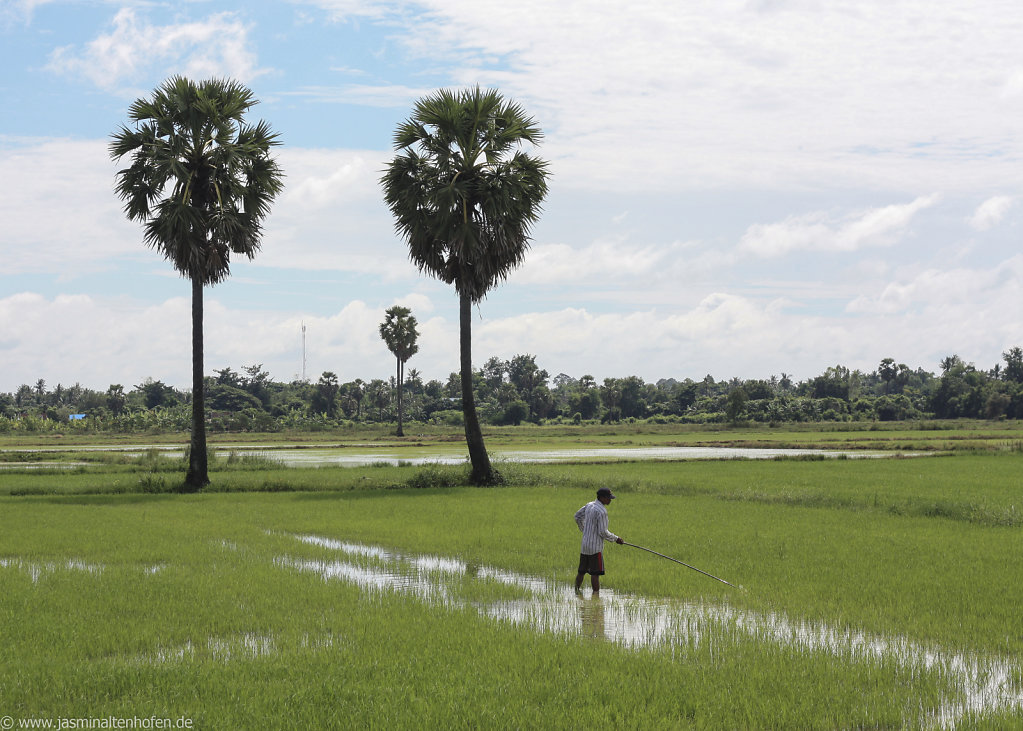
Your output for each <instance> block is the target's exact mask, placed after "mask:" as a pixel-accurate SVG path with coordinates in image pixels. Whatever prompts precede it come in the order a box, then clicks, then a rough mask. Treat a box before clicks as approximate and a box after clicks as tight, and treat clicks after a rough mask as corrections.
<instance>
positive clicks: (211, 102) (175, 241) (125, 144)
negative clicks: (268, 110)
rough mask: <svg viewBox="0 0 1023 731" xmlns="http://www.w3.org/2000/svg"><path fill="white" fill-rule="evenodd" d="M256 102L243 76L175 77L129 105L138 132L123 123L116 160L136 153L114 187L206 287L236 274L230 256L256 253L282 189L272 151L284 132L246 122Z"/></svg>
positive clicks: (160, 245) (173, 258) (152, 242)
mask: <svg viewBox="0 0 1023 731" xmlns="http://www.w3.org/2000/svg"><path fill="white" fill-rule="evenodd" d="M255 104H256V100H255V98H254V97H253V95H252V92H251V91H250V90H249V89H248V88H246V87H245V86H243V85H241V84H239V83H237V82H235V81H231V80H222V79H210V80H206V81H202V82H199V83H195V82H193V81H191V80H189V79H186V78H184V77H180V76H176V77H173V78H171V79H168V80H167V81H165V82H164V83H163V84H162V85H161V86H160V87H159V88H158V89H156V91H155V92H154V93H153V96H152V98H150V99H137V100H136V101H135V102H134V103H133V104H132V105H131V107H130V109H129V119H130V120H131V121H132V122H133V123H134V128H133V129H132V128H129V127H126V126H122V127H121V129H120V130H119V131H118V132H117V133H115V134H114V136H113V140H112V141H111V143H110V155H111V157H113V158H114V159H120V158H122V157H124V156H125V155H130V161H131V164H130V166H129V167H127V168H125V169H123V170H121V171H119V172H118V173H117V184H116V191H117V194H118V196H119V197H120V198H122V199H123V200H124V211H125V213H126V214H127V216H128V218H129V219H131V220H133V221H141V222H143V223H144V225H145V243H146V244H147V245H148V246H151V247H153V248H155V249H157V250H158V251H159V252H160V253H162V254H163V255H164V257H165V258H167V259H168V260H169V261H170V262H171V263H172V264H173V266H174V268H175V269H176V270H178V271H179V272H180V273H181V274H182V275H184V276H186V277H188V278H189V279H192V280H193V281H194V280H198V281H200V282H201V283H202V284H204V285H205V284H216V283H217V282H220V281H223V280H224V279H225V278H226V277H227V276H228V275H229V274H230V255H231V252H234V253H236V254H243V255H245V256H246V257H248V258H250V259H251V258H252V257H253V256H255V254H256V252H257V251H258V250H259V244H260V237H261V234H262V222H263V219H264V218H265V217H266V215H267V214H268V213H269V210H270V204H271V202H272V201H273V199H274V198H275V197H276V196H277V194H278V193H279V192H280V191H281V189H282V188H283V177H284V176H283V173H282V172H281V170H280V168H279V167H278V165H277V162H276V161H275V160H274V159H273V158H272V157H270V154H269V152H270V149H271V148H272V147H273V146H275V145H278V144H280V142H279V140H278V136H277V134H276V133H273V132H272V131H271V130H270V127H269V125H268V124H266V123H265V122H263V121H260V122H258V123H256V124H255V125H249V124H246V123H245V122H244V119H243V118H244V115H245V112H246V111H248V110H249V108H251V107H252V106H253V105H255Z"/></svg>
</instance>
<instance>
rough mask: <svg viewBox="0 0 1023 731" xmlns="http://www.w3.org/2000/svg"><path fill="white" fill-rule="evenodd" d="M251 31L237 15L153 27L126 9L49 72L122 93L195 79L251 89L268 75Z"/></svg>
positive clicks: (57, 57) (54, 58) (68, 50)
mask: <svg viewBox="0 0 1023 731" xmlns="http://www.w3.org/2000/svg"><path fill="white" fill-rule="evenodd" d="M248 34H249V29H248V28H247V27H246V25H245V24H244V23H242V22H241V21H240V20H238V19H237V17H236V16H235V15H234V14H233V13H218V14H216V15H211V16H210V17H209V18H207V19H206V20H204V21H199V22H190V23H180V24H171V25H163V26H157V25H150V24H149V23H147V22H145V21H144V20H141V19H140V18H138V17H137V16H136V13H135V10H134V9H132V8H122V9H121V10H119V11H118V12H117V15H115V16H114V19H113V29H112V30H111V31H110V32H109V33H107V34H104V35H100V36H98V37H97V38H95V39H94V40H92V41H90V42H89V43H87V44H86V45H85V47H84V48H83V49H78V48H76V47H74V46H64V47H61V48H57V49H56V50H55V51H53V53H52V54H51V55H50V63H49V65H48V68H49V69H50V70H51V71H54V72H56V73H62V74H71V75H75V76H83V77H85V78H87V79H89V80H90V81H91V82H92V83H94V84H95V85H96V86H99V87H101V88H103V89H107V90H111V91H112V90H116V89H118V88H119V87H121V86H122V85H124V84H132V83H135V82H137V81H139V80H141V79H144V78H147V77H149V76H151V75H159V76H169V75H173V74H181V75H184V76H188V77H190V78H196V79H201V78H209V77H223V76H227V77H231V78H234V79H237V80H238V81H241V82H243V83H249V82H251V81H252V80H253V79H255V78H257V77H258V76H260V75H262V74H264V73H266V69H260V68H258V67H257V61H256V54H255V52H254V51H253V50H252V49H251V43H250V41H249V37H248Z"/></svg>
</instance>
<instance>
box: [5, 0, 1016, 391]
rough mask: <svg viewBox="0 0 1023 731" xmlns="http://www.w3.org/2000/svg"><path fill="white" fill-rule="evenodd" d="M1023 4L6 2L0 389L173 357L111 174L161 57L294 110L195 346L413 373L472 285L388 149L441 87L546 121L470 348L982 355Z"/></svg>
mask: <svg viewBox="0 0 1023 731" xmlns="http://www.w3.org/2000/svg"><path fill="white" fill-rule="evenodd" d="M1021 35H1023V11H1021V10H1020V9H1019V8H1018V6H1017V4H1016V3H1014V2H985V1H980V2H955V1H950V2H942V3H930V2H916V1H915V0H905V1H903V2H899V3H891V2H874V1H873V0H861V2H857V3H855V4H848V5H846V6H845V7H840V6H837V5H836V4H835V3H828V2H823V1H821V2H818V1H817V0H736V1H714V2H711V1H710V0H706V1H703V0H694V1H693V2H686V3H677V2H668V1H657V2H654V1H648V2H642V1H640V0H637V1H634V2H628V3H626V2H603V3H593V2H584V1H583V0H564V1H563V2H558V3H550V2H547V1H544V2H541V1H540V0H522V1H521V2H518V3H514V4H509V3H496V2H489V1H487V0H423V1H407V2H406V1H405V0H387V1H383V2H372V1H370V0H332V1H322V2H317V1H314V0H307V1H304V2H275V3H232V2H178V3H162V2H137V3H124V2H58V1H53V2H47V1H45V0H34V1H33V0H22V1H16V0H3V2H0V61H2V71H0V94H2V95H3V104H2V105H0V221H2V222H3V223H2V226H0V254H2V257H3V261H4V266H3V267H2V270H0V390H3V391H11V390H14V389H16V388H17V387H18V385H19V384H21V383H34V382H35V381H36V380H37V379H38V378H44V379H46V381H47V383H49V384H50V385H51V386H53V385H56V384H57V383H64V384H69V383H72V382H74V381H80V382H81V383H82V384H83V385H86V386H90V387H93V388H102V389H105V388H106V387H107V386H108V385H109V384H110V383H122V384H124V385H126V386H128V385H134V384H137V383H141V382H142V381H143V380H144V379H145V378H147V377H152V378H158V379H161V380H164V381H165V382H167V383H172V384H174V385H177V386H185V385H187V384H188V383H189V376H188V373H189V348H190V339H189V338H190V336H189V320H188V307H189V299H188V297H189V288H188V283H187V282H186V281H185V280H183V279H181V278H180V277H178V276H177V275H175V274H174V272H173V271H172V269H171V267H170V266H169V265H168V264H166V263H165V262H164V261H163V260H162V259H161V258H160V257H159V255H157V254H155V253H154V252H152V251H149V250H147V249H146V248H145V247H144V246H143V245H142V243H141V230H140V228H139V227H138V226H137V225H135V224H131V223H129V222H128V221H127V220H126V219H125V218H124V216H123V214H122V213H121V210H120V204H119V202H118V201H117V200H116V198H115V196H114V193H113V178H114V173H115V171H116V165H115V164H114V163H113V162H111V161H110V160H109V159H108V158H107V155H106V144H107V141H108V139H109V135H110V134H111V133H112V132H114V131H115V130H116V129H117V128H118V126H119V125H120V124H122V123H124V122H125V121H126V115H127V108H128V106H129V104H130V103H131V102H132V101H133V100H134V99H135V98H137V97H140V96H144V95H146V94H149V93H150V92H151V91H152V89H153V88H155V87H156V86H158V85H159V84H160V83H161V81H163V80H164V79H165V78H166V77H168V76H170V75H173V74H185V75H189V76H193V77H195V78H202V77H207V76H231V77H233V78H236V79H238V80H240V81H242V82H244V83H246V84H248V85H249V86H250V87H251V88H252V89H253V91H254V92H255V94H256V96H257V97H258V98H259V99H260V100H261V104H259V105H258V106H257V107H256V108H255V109H254V114H253V117H254V118H262V119H265V120H267V121H268V122H269V123H270V124H271V125H272V126H273V127H274V128H275V129H276V130H277V131H279V132H280V133H281V136H282V139H283V142H284V145H283V147H282V148H281V149H280V153H279V158H280V162H281V164H282V166H283V167H284V169H285V172H286V173H287V175H288V178H287V187H286V190H285V192H284V193H283V194H282V196H281V197H280V199H279V200H278V201H277V203H276V204H275V206H274V209H273V212H272V214H271V216H270V219H269V221H268V225H267V229H266V236H265V239H264V242H263V249H262V251H261V253H260V254H259V256H258V257H257V258H256V259H255V260H254V261H253V262H236V263H234V265H233V266H232V277H231V279H230V280H229V281H228V282H226V283H224V284H221V285H217V286H216V287H213V288H211V289H208V290H207V293H206V304H207V317H206V369H207V372H208V373H211V374H212V372H213V370H214V369H219V368H224V367H232V368H234V369H236V370H240V369H241V367H243V366H247V365H251V364H254V363H262V364H263V366H264V368H266V369H267V370H269V371H270V373H271V375H272V376H273V377H274V378H276V379H279V380H290V379H291V378H293V377H295V376H296V375H300V373H301V370H302V354H301V325H302V323H303V322H304V323H305V325H306V327H307V338H308V354H307V371H306V373H307V376H308V377H310V378H311V379H313V380H315V379H316V378H317V377H318V376H319V374H320V373H321V372H322V371H325V370H331V371H334V372H335V373H337V374H338V376H339V377H340V378H341V379H342V380H343V381H344V380H351V379H354V378H363V379H370V378H376V377H387V376H388V375H389V374H390V373H391V370H392V362H391V361H392V359H391V356H390V354H389V353H388V352H387V350H386V348H385V346H384V344H383V343H382V341H381V340H380V339H379V336H378V334H377V326H378V324H379V323H380V321H382V319H383V312H384V310H385V309H386V308H387V307H389V306H391V305H393V304H396V303H400V304H403V305H406V306H409V307H411V308H412V310H413V312H414V314H415V315H416V317H417V318H418V320H419V322H420V330H421V336H420V352H419V353H418V354H417V355H416V356H415V357H414V358H413V360H412V361H411V362H410V364H409V365H410V366H412V367H416V368H418V369H419V370H420V371H421V372H422V374H423V375H424V376H425V377H427V378H440V379H444V378H446V377H447V375H448V373H450V372H452V371H454V370H456V369H457V364H458V354H457V301H456V299H455V295H454V293H453V291H452V290H451V289H450V288H448V287H447V286H445V285H443V284H441V283H439V282H436V281H434V280H432V279H430V278H429V277H426V276H424V275H421V274H420V273H419V272H418V271H417V270H416V269H415V268H414V267H413V266H412V265H411V264H410V263H409V262H408V260H407V255H406V251H405V248H404V246H403V244H402V242H401V241H400V240H398V239H397V238H396V236H395V234H394V231H393V226H392V223H391V219H390V217H389V215H388V213H387V211H386V208H385V207H384V205H383V203H382V201H381V195H380V189H379V184H378V178H379V175H380V171H381V169H382V167H383V165H384V164H386V162H387V160H388V159H390V156H391V154H392V153H391V149H390V146H391V138H392V134H393V131H394V128H395V126H396V125H397V124H398V123H399V122H400V121H401V120H402V119H404V118H405V117H406V116H407V115H408V114H409V111H410V109H411V107H412V104H413V103H414V101H415V100H416V99H417V98H418V97H420V96H422V95H424V94H427V93H430V92H432V91H434V90H436V89H438V88H441V87H449V88H450V87H461V86H466V85H473V84H480V85H484V86H494V87H496V88H498V89H500V90H501V91H502V92H503V93H504V94H505V95H506V96H509V97H511V98H514V99H515V100H517V101H518V102H520V103H521V104H522V105H523V106H524V107H525V108H526V109H527V110H528V111H529V112H530V113H531V114H532V115H534V116H535V117H536V119H537V120H538V122H539V123H540V124H541V126H542V127H543V129H544V131H545V133H546V138H545V141H544V144H543V145H542V146H541V147H540V149H539V150H538V152H539V154H541V155H542V156H544V157H546V158H547V159H548V160H549V161H550V165H551V169H552V172H553V177H552V180H551V193H550V196H549V197H548V199H547V201H546V204H545V213H544V217H543V219H542V221H541V222H540V224H539V225H538V226H537V227H536V229H535V236H534V240H533V245H532V248H531V251H530V254H529V255H528V257H527V260H526V262H525V264H524V265H523V267H521V268H520V269H519V270H517V271H515V272H514V273H513V274H512V276H511V278H510V279H509V280H508V281H507V282H506V283H505V284H503V285H502V286H501V287H499V288H498V289H497V290H495V291H494V292H492V293H491V294H490V295H489V296H488V298H487V299H486V300H485V301H484V302H483V303H482V305H481V306H480V307H479V309H478V310H477V311H476V316H475V320H474V349H473V350H474V360H475V362H476V363H477V365H480V364H482V363H483V362H484V361H485V360H486V359H487V358H489V357H491V356H495V355H496V356H499V357H502V358H510V357H512V356H514V355H516V354H519V353H530V354H534V355H536V356H537V362H538V363H539V364H540V365H541V366H542V367H544V368H546V369H547V370H548V371H549V372H550V373H551V375H552V376H553V375H556V374H558V373H566V374H568V375H570V376H573V377H577V378H578V377H579V376H582V375H584V374H591V375H593V376H595V377H596V378H597V379H598V380H600V379H602V378H604V377H608V376H625V375H639V376H641V377H643V378H644V379H646V380H650V381H653V380H656V379H659V378H666V377H673V378H678V379H682V378H686V377H690V378H694V379H700V378H703V376H704V375H706V374H707V373H710V374H712V375H714V376H715V377H716V378H731V377H740V378H767V377H770V376H771V375H780V374H781V373H787V374H790V375H791V376H793V377H795V378H797V379H803V378H808V377H812V376H814V375H816V374H818V373H820V372H822V371H823V370H824V369H825V368H827V367H828V366H831V365H836V364H842V365H845V366H848V367H850V368H859V369H862V370H865V371H871V370H874V369H875V368H876V367H877V364H878V363H879V362H880V361H881V359H882V358H885V357H892V358H895V359H896V361H898V362H904V363H906V364H908V365H909V366H911V367H914V368H915V367H924V368H926V369H928V370H932V371H935V370H938V367H939V366H938V364H939V362H940V360H941V359H942V358H943V357H945V356H947V355H950V354H953V353H956V354H958V355H960V356H961V357H962V358H963V359H964V360H966V361H968V362H974V363H976V364H977V366H978V367H981V368H990V367H992V366H993V365H995V364H996V363H998V362H1000V360H1001V354H1002V352H1004V351H1005V350H1007V349H1008V348H1009V347H1011V346H1013V345H1020V344H1023V324H1021V318H1020V312H1021V305H1023V292H1021V286H1020V284H1021V276H1023V254H1021V253H1020V246H1019V240H1020V209H1021V207H1020V205H1019V203H1020V194H1021V185H1020V182H1021V180H1023V164H1021V163H1023V139H1021V132H1020V125H1019V120H1020V119H1021V118H1023V51H1021V50H1020V47H1019V43H1018V39H1019V38H1020V37H1021Z"/></svg>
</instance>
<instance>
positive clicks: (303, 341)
mask: <svg viewBox="0 0 1023 731" xmlns="http://www.w3.org/2000/svg"><path fill="white" fill-rule="evenodd" d="M302 382H303V383H305V322H303V323H302Z"/></svg>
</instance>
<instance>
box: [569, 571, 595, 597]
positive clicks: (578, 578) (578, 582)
mask: <svg viewBox="0 0 1023 731" xmlns="http://www.w3.org/2000/svg"><path fill="white" fill-rule="evenodd" d="M584 576H586V574H576V575H575V592H576V594H581V593H582V590H583V577H584ZM590 586H591V587H593V593H594V594H599V593H600V576H599V575H597V574H590Z"/></svg>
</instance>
